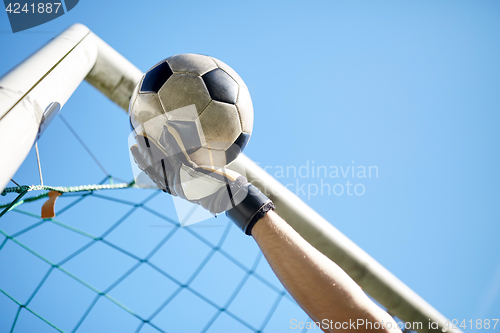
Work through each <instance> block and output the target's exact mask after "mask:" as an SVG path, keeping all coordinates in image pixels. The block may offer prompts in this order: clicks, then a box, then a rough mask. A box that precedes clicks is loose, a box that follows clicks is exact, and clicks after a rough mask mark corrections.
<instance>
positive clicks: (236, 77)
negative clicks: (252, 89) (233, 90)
mask: <svg viewBox="0 0 500 333" xmlns="http://www.w3.org/2000/svg"><path fill="white" fill-rule="evenodd" d="M212 59H213V61H215V63H216V64H217V66H218V67H219V68H220V69H222V70H223V71H224V72H226V73H227V74H229V76H231V77H232V78H233V80H234V81H236V83H238V85H240V86H245V87H246V85H245V82H243V79H242V78H241V77H240V76H239V75H238V73H236V71H235V70H234V69H232V68H231V67H229V66H228V65H227V64H225V63H224V62H222V61H220V60H219V59H215V58H212Z"/></svg>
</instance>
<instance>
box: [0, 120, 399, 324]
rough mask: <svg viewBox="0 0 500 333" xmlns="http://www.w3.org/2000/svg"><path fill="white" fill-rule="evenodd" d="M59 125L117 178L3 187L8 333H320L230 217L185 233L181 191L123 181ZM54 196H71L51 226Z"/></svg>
mask: <svg viewBox="0 0 500 333" xmlns="http://www.w3.org/2000/svg"><path fill="white" fill-rule="evenodd" d="M58 119H61V121H62V122H60V123H59V125H57V124H56V126H59V127H60V125H61V124H63V125H64V126H66V128H67V129H68V130H69V132H70V133H71V135H72V136H73V137H74V138H75V139H76V141H78V143H79V144H80V145H81V146H82V148H84V150H85V151H86V152H87V153H88V156H89V157H91V159H92V160H93V163H94V164H95V165H97V166H98V167H99V168H100V169H101V170H102V172H103V173H104V174H105V177H104V179H97V181H96V184H95V185H86V186H74V187H64V186H55V187H54V186H46V185H45V186H43V185H31V186H15V187H9V188H6V189H5V190H4V191H3V192H2V196H1V197H0V269H1V271H0V272H1V274H0V332H57V331H59V332H176V333H179V332H189V333H193V332H285V331H293V332H307V331H308V328H307V327H305V326H303V327H304V328H300V329H299V325H300V323H302V325H304V324H306V323H312V322H313V321H312V320H311V319H310V318H309V317H308V316H307V314H306V313H304V311H303V310H302V309H301V308H300V307H299V306H298V305H297V304H296V303H295V301H294V300H293V299H292V297H291V296H290V295H289V294H288V293H287V292H286V290H285V289H284V288H283V286H282V285H281V283H280V282H279V280H278V279H277V278H276V276H275V275H274V273H273V272H272V270H271V268H270V267H269V265H268V264H267V261H266V260H265V258H263V255H262V253H261V252H260V250H259V249H258V247H257V245H256V243H255V242H254V241H253V239H252V238H251V237H248V236H245V235H244V234H243V233H242V232H241V231H240V230H238V229H237V228H236V227H234V225H233V224H232V223H231V222H230V221H229V220H228V219H227V218H226V217H225V216H224V215H222V216H219V217H218V218H217V219H210V220H207V221H204V222H201V223H197V224H194V225H190V226H187V227H181V225H185V223H183V222H185V221H179V220H178V217H177V214H176V212H175V206H174V203H173V200H172V198H171V197H170V196H168V195H167V194H165V193H163V192H162V191H160V190H153V189H143V188H138V187H136V186H135V183H134V182H133V181H132V182H126V181H123V180H121V179H119V178H113V177H112V176H111V175H110V174H109V173H108V171H107V170H106V169H105V168H104V166H103V163H101V162H100V161H99V160H98V159H97V157H96V155H95V154H94V153H92V151H91V150H90V148H89V147H88V146H87V144H86V143H85V141H84V140H82V139H81V138H80V136H79V135H78V134H77V132H76V131H75V130H74V129H73V128H72V127H71V125H70V124H69V122H68V121H66V120H65V119H64V117H62V116H59V117H58ZM52 126H53V127H54V125H52ZM60 132H61V131H60V129H59V133H60ZM49 135H50V133H49ZM58 140H59V139H58ZM80 161H81V159H80ZM33 171H34V172H36V171H35V170H33ZM114 179H116V180H119V181H120V183H115V182H114ZM18 180H19V179H18ZM16 184H17V183H16ZM48 191H57V192H60V193H62V195H61V196H60V197H59V198H58V199H57V202H56V205H55V213H56V217H55V218H51V219H42V217H41V215H40V210H41V207H42V204H43V203H44V202H45V201H46V200H47V198H48V193H49V192H48ZM196 209H201V208H199V207H198V206H196V205H193V207H192V211H190V212H189V213H188V214H187V215H185V216H184V217H183V219H188V218H190V216H191V215H193V214H196ZM396 320H397V321H399V319H397V318H396ZM294 323H297V325H295V326H294ZM309 331H319V328H318V327H313V328H312V329H310V330H309Z"/></svg>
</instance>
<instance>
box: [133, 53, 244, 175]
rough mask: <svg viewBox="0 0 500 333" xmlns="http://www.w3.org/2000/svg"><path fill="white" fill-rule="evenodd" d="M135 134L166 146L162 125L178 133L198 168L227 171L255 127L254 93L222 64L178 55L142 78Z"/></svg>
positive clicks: (135, 102) (137, 95)
mask: <svg viewBox="0 0 500 333" xmlns="http://www.w3.org/2000/svg"><path fill="white" fill-rule="evenodd" d="M129 117H130V124H131V126H132V128H133V130H134V131H135V132H136V133H137V134H145V135H146V136H147V137H148V138H149V139H152V140H154V141H155V142H156V143H157V144H159V145H162V144H166V143H165V142H162V131H163V129H164V125H165V124H166V123H168V125H169V126H173V127H175V129H176V130H177V132H178V133H180V136H181V139H182V143H183V145H184V147H185V151H186V152H187V153H188V154H189V157H190V158H191V160H192V161H193V162H195V163H196V164H198V165H206V166H216V167H224V166H225V165H227V164H229V163H230V162H231V161H233V160H234V159H235V158H236V157H237V156H238V154H239V153H240V152H241V151H242V150H243V149H244V148H245V146H246V145H247V143H248V140H249V139H250V135H251V133H252V127H253V106H252V100H251V98H250V93H249V92H248V88H247V87H246V85H245V83H244V82H243V80H242V79H241V78H240V76H239V75H238V74H237V73H236V72H235V71H234V70H233V69H232V68H231V67H229V66H228V65H226V64H225V63H223V62H222V61H220V60H218V59H215V58H212V57H209V56H205V55H199V54H179V55H175V56H172V57H170V58H167V59H165V60H163V61H161V62H160V63H158V64H156V65H155V66H154V67H153V68H151V69H150V70H149V71H147V72H146V74H144V75H143V77H142V79H141V81H140V82H139V83H138V85H137V87H136V88H135V90H134V92H133V94H132V98H131V100H130V105H129Z"/></svg>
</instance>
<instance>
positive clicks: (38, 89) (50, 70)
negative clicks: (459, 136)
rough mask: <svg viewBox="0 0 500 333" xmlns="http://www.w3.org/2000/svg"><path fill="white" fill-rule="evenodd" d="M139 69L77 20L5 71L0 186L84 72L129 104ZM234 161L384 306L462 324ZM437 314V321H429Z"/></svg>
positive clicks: (0, 88) (254, 170)
mask: <svg viewBox="0 0 500 333" xmlns="http://www.w3.org/2000/svg"><path fill="white" fill-rule="evenodd" d="M141 76H142V72H141V71H140V70H139V69H138V68H137V67H136V66H134V65H133V64H132V63H130V62H129V61H128V60H127V59H126V58H124V57H123V56H122V55H120V54H119V53H118V52H117V51H115V50H114V49H113V48H112V47H110V46H109V45H108V44H106V43H105V42H104V41H103V40H102V39H100V38H99V37H98V36H97V35H95V34H94V33H92V31H90V30H89V29H88V28H87V27H85V26H83V25H81V24H74V25H72V26H71V27H69V28H68V29H66V30H65V31H64V32H62V33H61V34H60V35H58V36H57V37H55V38H54V39H52V40H51V41H49V42H48V43H47V44H45V45H44V46H43V47H42V48H40V49H39V50H38V51H36V52H35V53H33V54H32V55H31V56H30V57H28V58H27V59H26V60H24V61H23V62H21V63H20V64H19V65H17V66H16V67H14V68H13V69H12V70H10V71H9V72H8V73H6V74H5V75H3V76H2V77H0V156H2V158H1V159H0V191H3V189H4V188H5V187H6V185H7V183H8V182H9V180H10V179H11V178H12V176H13V175H14V174H15V172H16V171H17V169H18V168H19V167H20V166H21V164H22V163H23V161H24V159H25V158H26V156H27V155H28V153H29V151H30V150H31V148H32V146H33V144H34V143H35V141H36V140H37V138H38V137H39V136H40V135H41V134H42V132H43V130H44V129H45V128H46V127H47V126H48V124H49V123H50V120H51V119H52V118H53V117H54V116H55V115H57V113H58V112H59V110H60V109H61V108H62V107H63V106H64V104H65V103H66V101H67V100H68V98H69V97H70V96H71V95H72V93H73V92H74V91H75V89H76V88H77V87H78V85H79V84H80V83H81V82H82V81H83V80H87V81H88V82H89V83H90V84H91V85H93V86H94V87H95V88H97V89H98V90H99V91H101V92H102V93H104V94H105V95H106V96H107V97H108V98H110V99H111V100H112V101H114V102H115V103H116V104H118V105H119V106H120V107H121V108H123V109H124V110H127V109H128V104H129V100H130V97H131V95H132V91H133V89H134V87H135V85H136V84H137V82H139V80H140V78H141ZM229 168H231V169H234V170H236V171H240V173H242V174H244V175H246V176H247V178H248V179H249V181H251V182H252V183H253V184H254V185H255V186H257V187H258V188H260V189H261V191H262V192H264V193H265V194H267V195H268V196H269V197H270V198H271V199H272V200H273V201H274V203H275V204H276V212H277V213H278V214H279V215H281V216H282V217H283V218H284V219H285V220H286V221H287V222H288V223H289V224H290V225H291V226H292V227H293V228H294V229H295V230H296V231H297V232H298V233H299V234H300V235H302V237H304V238H305V239H306V240H307V241H308V242H309V243H311V244H312V245H313V246H315V247H316V248H317V249H318V250H319V251H321V252H322V253H323V254H325V255H326V256H327V257H329V258H330V259H332V260H333V261H335V262H336V263H337V264H338V265H339V266H340V267H342V268H343V269H344V270H345V271H346V272H347V273H348V274H349V275H350V276H351V277H352V278H353V279H354V280H355V281H356V282H357V283H358V284H359V285H360V286H361V287H362V288H363V290H364V291H365V292H367V293H368V294H369V295H370V296H371V297H373V298H374V299H375V300H376V301H378V302H379V303H380V304H382V305H383V306H384V307H385V308H386V309H387V311H388V312H389V313H390V314H392V315H394V316H397V317H398V318H400V319H401V320H403V321H405V322H421V323H422V328H421V329H419V330H418V331H419V332H438V331H440V332H443V331H446V332H461V331H460V330H459V329H451V328H449V327H447V326H446V322H447V319H446V318H445V317H444V316H443V315H442V314H440V313H439V312H438V311H437V310H436V309H434V308H433V307H432V306H431V305H430V304H428V303H427V302H426V301H425V300H423V299H422V298H421V297H420V296H419V295H417V294H416V293H415V292H414V291H412V290H411V289H410V288H409V287H408V286H406V285H405V284H404V283H403V282H401V281H400V280H399V279H398V278H396V277H395V276H394V275H393V274H392V273H390V272H389V271H388V270H387V269H385V268H384V267H383V266H382V265H381V264H379V263H378V262H377V261H376V260H375V259H373V258H372V257H371V256H369V255H368V254H367V253H366V252H364V251H363V250H362V249H361V248H360V247H358V246H357V245H356V244H354V243H353V242H352V241H351V240H350V239H348V238H347V237H346V236H345V235H343V234H342V233H341V232H340V231H339V230H337V229H336V228H335V227H334V226H332V225H331V224H330V223H329V222H328V221H326V220H325V219H324V218H322V217H321V216H320V215H319V214H318V213H316V212H315V211H314V210H313V209H312V208H310V207H309V206H308V205H307V204H305V203H304V202H303V201H302V200H301V199H300V198H298V197H297V196H296V195H295V194H293V193H292V192H291V191H290V190H289V189H287V188H286V187H285V186H284V185H282V184H281V183H279V182H278V181H277V180H276V179H274V178H273V177H272V176H271V175H270V174H268V173H267V172H266V171H265V170H263V169H262V168H261V167H259V166H258V165H257V164H256V163H255V162H253V161H252V160H251V159H250V158H248V157H247V156H245V155H244V154H240V156H239V157H238V158H237V159H236V160H235V161H234V162H233V163H231V165H230V166H229ZM436 321H437V322H438V328H437V329H435V328H432V327H429V322H436Z"/></svg>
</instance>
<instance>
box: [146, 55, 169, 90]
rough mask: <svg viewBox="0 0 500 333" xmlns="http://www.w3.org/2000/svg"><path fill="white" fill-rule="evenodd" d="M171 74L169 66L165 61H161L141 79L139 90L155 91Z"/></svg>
mask: <svg viewBox="0 0 500 333" xmlns="http://www.w3.org/2000/svg"><path fill="white" fill-rule="evenodd" d="M171 75H172V70H171V69H170V66H169V65H168V64H167V63H166V62H162V63H161V64H159V65H158V66H156V67H155V68H153V69H151V70H150V71H149V72H147V73H146V75H145V76H144V80H142V85H141V92H146V91H151V92H154V93H157V92H158V90H160V88H161V87H162V86H163V84H164V83H165V82H167V80H168V78H169V77H170V76H171Z"/></svg>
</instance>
